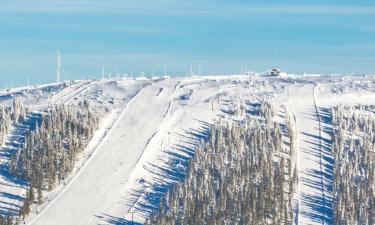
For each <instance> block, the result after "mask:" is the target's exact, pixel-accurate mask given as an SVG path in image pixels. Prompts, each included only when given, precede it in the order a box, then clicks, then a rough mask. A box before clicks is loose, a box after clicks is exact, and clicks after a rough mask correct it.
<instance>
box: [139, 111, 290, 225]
mask: <svg viewBox="0 0 375 225" xmlns="http://www.w3.org/2000/svg"><path fill="white" fill-rule="evenodd" d="M257 114H258V115H261V116H263V119H259V118H258V119H254V118H253V117H247V118H245V119H244V120H243V121H241V122H239V123H227V122H225V123H224V122H218V123H217V124H216V125H215V126H213V127H212V129H211V132H210V136H209V138H208V140H207V141H205V142H202V143H201V144H199V145H198V147H197V148H196V153H195V156H194V157H193V158H192V159H191V160H190V161H189V167H188V170H187V174H186V178H185V180H184V181H181V182H179V183H177V184H175V185H174V186H173V188H171V190H169V191H168V193H167V194H166V195H165V197H164V198H163V200H162V201H161V203H160V207H159V212H158V213H155V214H154V215H152V216H151V217H150V219H149V220H147V221H146V223H145V224H153V225H168V224H171V225H172V224H173V225H174V224H181V225H182V224H210V225H216V224H234V225H237V224H238V225H240V224H262V225H263V224H291V223H292V221H293V210H292V199H293V189H294V186H295V183H296V177H297V176H296V173H295V171H293V172H292V170H291V168H292V167H291V166H290V165H291V162H290V157H289V156H290V155H288V154H285V153H289V154H291V152H294V151H292V150H291V149H289V150H288V152H285V148H283V132H282V131H281V128H280V126H279V123H276V122H270V121H272V116H273V115H274V112H273V110H272V108H271V106H270V105H269V104H262V105H261V107H259V109H258V112H257ZM287 130H288V131H291V128H290V125H288V129H287ZM284 136H285V134H284ZM287 136H289V137H288V138H293V137H292V134H291V132H290V134H289V135H288V134H287ZM284 155H286V156H288V157H284Z"/></svg>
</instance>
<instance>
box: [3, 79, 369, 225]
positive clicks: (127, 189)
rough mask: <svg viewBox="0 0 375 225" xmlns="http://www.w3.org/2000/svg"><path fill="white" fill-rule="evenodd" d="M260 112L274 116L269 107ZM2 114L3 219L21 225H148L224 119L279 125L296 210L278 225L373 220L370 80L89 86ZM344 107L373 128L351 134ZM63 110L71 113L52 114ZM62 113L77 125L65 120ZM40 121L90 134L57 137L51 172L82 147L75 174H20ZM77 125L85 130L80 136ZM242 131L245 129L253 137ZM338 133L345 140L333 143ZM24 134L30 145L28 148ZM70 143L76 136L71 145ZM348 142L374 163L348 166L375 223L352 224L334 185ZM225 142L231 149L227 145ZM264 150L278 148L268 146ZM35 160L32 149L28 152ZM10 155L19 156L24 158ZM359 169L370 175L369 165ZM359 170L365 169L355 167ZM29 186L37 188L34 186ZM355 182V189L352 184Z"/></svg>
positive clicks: (288, 193) (18, 96)
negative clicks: (77, 145) (93, 119)
mask: <svg viewBox="0 0 375 225" xmlns="http://www.w3.org/2000/svg"><path fill="white" fill-rule="evenodd" d="M86 103H89V106H90V109H91V108H92V111H90V110H88V107H89V106H87V105H86ZM264 104H266V105H269V107H270V109H268V108H266V109H264V108H262V107H264ZM0 105H2V113H1V114H0V121H1V124H0V126H1V127H0V134H1V136H0V138H1V137H3V136H4V141H3V142H2V143H1V144H2V146H1V148H0V156H1V158H0V168H1V170H0V214H1V215H3V216H4V217H8V218H10V217H13V218H14V221H16V220H19V221H21V220H24V221H25V222H26V224H35V225H37V224H46V225H47V224H48V225H49V224H57V225H58V224H61V225H66V224H82V225H85V224H128V223H129V224H131V222H132V221H135V222H137V223H144V222H145V221H146V219H148V218H149V217H150V216H151V215H153V214H155V212H158V210H159V203H160V201H161V198H163V196H164V194H165V193H167V192H168V191H170V188H171V187H172V186H173V185H174V184H175V183H176V182H180V181H182V180H184V178H185V175H186V173H187V172H188V171H189V170H188V166H189V165H190V164H189V159H190V158H192V157H194V154H195V150H196V148H197V146H201V145H202V143H203V142H205V141H207V140H208V139H209V133H210V131H211V129H212V127H214V126H215V124H217V123H218V121H220V123H224V124H231V125H233V124H242V122H243V121H245V120H246V121H247V122H246V123H248V124H252V123H254V124H258V125H259V126H260V127H261V128H260V129H262V127H263V128H265V127H268V129H271V127H280V131H279V133H278V135H280V138H281V139H280V141H279V142H277V144H275V146H276V145H277V146H279V147H280V149H279V150H277V151H273V150H272V154H271V156H272V157H274V158H273V159H272V160H274V161H275V165H276V164H277V165H278V166H279V167H280V168H281V170H283V172H280V171H279V172H280V174H282V176H284V178H283V179H281V181H280V182H284V186H285V188H284V189H283V185H280V188H281V190H282V191H285V196H284V195H283V194H282V196H283V197H282V199H284V197H285V199H286V200H285V201H286V203H285V208H287V211H288V210H289V212H284V211H283V210H284V209H282V210H281V211H280V212H284V213H290V214H289V215H287V216H280V218H282V219H283V220H284V221H283V223H284V222H293V223H294V224H333V223H334V220H336V221H337V219H338V218H334V215H339V216H340V219H341V220H340V221H341V222H343V223H344V222H348V221H344V220H343V219H344V217H345V216H346V215H350V220H349V221H351V222H353V221H358V218H357V217H361V216H364V217H365V216H366V215H367V218H371V216H372V215H374V207H375V206H374V205H372V206H371V205H370V206H368V204H374V203H375V201H374V198H375V196H374V189H375V187H374V185H375V184H374V183H373V182H374V178H373V177H372V178H371V177H370V178H369V176H370V175H369V173H368V171H370V174H371V170H372V174H373V172H374V171H373V169H374V167H372V166H374V165H375V162H374V161H375V157H374V155H375V153H374V150H373V149H374V148H372V151H370V152H366V151H368V146H373V145H374V144H373V143H374V140H375V139H374V138H373V136H374V135H373V133H371V134H369V135H370V137H369V140H370V141H368V142H362V141H359V142H358V143H357V142H355V140H362V139H360V138H357V139H356V138H355V137H358V136H359V137H360V136H361V135H362V136H363V134H364V133H365V132H366V131H367V132H369V131H371V132H372V131H373V127H370V128H369V127H367V126H366V127H365V128H364V126H365V125H363V124H362V123H361V122H358V121H370V122H368V124H372V122H371V121H374V120H375V118H374V113H375V110H374V107H372V105H375V77H374V76H358V77H355V76H307V75H305V76H298V75H284V76H280V77H277V76H266V77H261V76H255V75H238V76H204V77H181V78H168V79H164V78H158V79H156V78H154V79H146V78H145V79H138V80H137V79H127V78H124V79H117V80H87V81H76V82H66V83H63V84H60V85H43V86H36V87H33V88H31V89H27V88H19V89H15V90H10V91H7V92H1V93H0ZM337 106H340V107H350V109H352V111H353V110H354V109H356V110H359V111H358V116H357V118H358V117H360V118H362V117H363V118H366V119H363V120H361V119H358V120H353V121H355V122H353V121H352V123H353V124H354V123H358V124H359V125H358V124H357V125H353V124H352V125H350V122H348V121H347V122H346V125H345V126H346V127H350V126H354V127H359V128H357V130H356V129H355V128H352V129H348V130H347V129H346V128H343V126H344V125H342V124H341V123H342V120H343V119H338V118H339V117H340V116H341V117H342V118H346V117H345V115H346V114H349V112H351V113H353V112H352V111H350V110H349V108H345V109H346V110H347V111H349V112H346V111H345V110H340V111H339V112H340V113H341V114H339V113H338V112H336V111H335V112H336V114H335V115H334V117H333V116H332V108H333V107H337ZM365 106H366V107H365ZM61 107H63V108H64V110H60V111H54V110H56V109H59V108H61ZM352 107H354V109H353V108H352ZM355 107H357V108H355ZM271 108H272V112H271ZM66 110H68V111H69V113H71V114H72V115H76V114H79V115H81V117H77V118H75V117H74V116H65V114H64V113H65V111H66ZM85 112H86V113H85ZM91 113H94V114H95V117H97V118H98V124H96V123H90V122H85V124H80V123H79V121H77V120H79V118H87V117H90V116H91ZM43 115H45V116H46V118H47V119H46V121H47V122H46V123H48V121H57V119H53V118H55V117H56V115H59V116H58V118H60V119H61V121H67V122H69V123H71V124H75V125H69V126H68V127H69V129H71V130H72V132H73V133H74V132H78V130H79V129H78V128H80V129H81V131H82V135H83V133H84V132H86V133H88V134H87V135H84V136H85V137H86V138H87V139H88V140H85V138H82V139H81V140H72V139H79V138H73V137H76V136H74V135H70V136H69V135H64V132H68V131H66V130H65V129H68V128H60V129H62V130H64V131H61V132H62V133H60V134H61V137H62V140H63V141H61V143H60V145H61V147H59V154H58V155H57V156H55V158H54V161H53V162H55V164H54V165H62V164H61V160H62V159H63V157H65V156H64V154H67V155H66V156H67V157H68V156H69V157H70V154H68V153H69V151H70V149H71V145H74V143H76V142H77V143H81V142H82V147H80V148H77V152H76V153H75V156H74V157H75V158H71V160H73V161H74V163H70V164H69V165H70V166H71V168H70V169H69V170H66V169H61V170H63V171H65V172H64V173H63V172H58V171H57V172H54V173H56V174H54V173H52V172H51V171H50V169H48V168H55V166H52V167H48V166H45V167H48V168H39V167H41V166H36V167H38V168H39V169H40V170H43V171H44V172H40V174H44V175H45V176H44V177H43V178H39V179H38V178H35V177H34V178H33V176H31V175H30V176H28V175H27V174H31V172H30V173H29V172H27V170H26V169H24V168H28V166H29V165H28V164H27V163H25V160H26V159H27V158H28V157H31V158H33V159H35V158H36V157H35V156H30V155H26V156H22V154H21V153H22V151H24V150H25V149H27V146H32V145H33V143H34V142H36V141H34V140H33V141H31V139H30V138H29V136H30V132H31V133H32V132H35V133H37V134H38V135H39V136H38V135H36V134H32V135H34V136H37V137H43V135H41V134H43V133H42V131H43V130H41V128H39V127H40V125H41V124H42V120H43V119H41V118H44V116H43ZM350 115H351V114H350ZM356 115H357V114H356ZM351 116H352V115H351ZM341 117H340V118H341ZM63 118H67V119H66V120H63ZM90 118H91V117H90ZM84 121H89V120H84ZM270 123H274V124H275V125H273V124H270ZM363 123H365V122H363ZM35 124H38V125H37V126H35ZM276 124H277V125H276ZM348 124H349V125H348ZM43 126H44V127H46V128H44V129H45V131H44V132H46V134H45V136H46V137H49V138H53V137H55V136H53V137H52V136H49V135H50V134H51V133H48V129H50V130H53V129H58V128H56V127H57V126H55V125H53V124H52V125H51V124H48V125H43ZM71 126H74V127H78V128H76V129H77V130H76V131H75V130H74V129H73V128H71ZM228 126H229V125H228ZM59 127H60V126H59ZM62 127H64V126H62ZM91 127H97V129H95V130H94V131H95V132H93V133H92V134H91V133H90V132H89V130H90V128H91ZM340 127H341V128H340ZM228 129H229V128H228ZM239 129H240V128H239ZM246 129H248V130H247V132H250V130H251V129H250V128H248V127H247V128H246ZM341 129H342V130H343V131H341ZM240 130H241V129H240ZM338 130H340V132H341V136H340V137H341V139H340V140H336V141H335V139H334V136H335V134H337V133H338V132H339V131H338ZM260 131H261V130H260ZM260 131H259V132H260ZM51 132H52V131H51ZM223 132H224V131H223ZM257 132H258V131H257ZM345 132H347V133H345ZM86 133H85V134H86ZM275 133H277V132H275ZM353 133H355V135H356V136H355V137H353V136H354V135H353ZM80 134H81V133H78V137H79V135H80ZM25 137H26V140H29V141H25ZM64 137H71V138H69V140H68V139H66V140H65V141H64ZM82 137H83V136H82ZM345 138H347V139H348V140H351V142H354V143H356V144H355V146H362V147H361V149H362V150H361V151H362V152H366V153H363V154H366V157H369V159H366V160H362V159H361V158H359V159H358V158H356V160H357V164H355V165H353V166H352V167H353V168H354V169H353V170H355V171H356V173H357V176H355V177H353V178H352V179H351V180H349V181H350V182H354V181H353V180H356V181H355V182H358V184H359V185H363V184H364V183H361V180H362V181H363V182H365V183H366V182H367V183H366V184H368V185H369V187H368V189H367V190H366V191H365V192H366V193H361V195H364V196H367V199H368V201H369V202H366V203H363V204H365V205H366V206H368V207H372V208H369V209H368V210H371V209H372V214H371V212H367V214H366V212H364V213H359V214H358V215H357V214H350V209H345V210H342V208H343V207H344V206H343V205H344V203H343V202H344V201H354V200H353V199H355V196H354V195H353V196H351V197H350V198H349V197H348V196H346V195H345V196H344V195H340V196H337V193H336V192H337V190H338V188H342V186H343V185H345V182H349V181H348V180H345V181H344V180H337V179H336V178H337V177H338V175H339V174H340V176H344V174H343V173H342V171H343V169H342V168H341V167H338V166H342V165H346V168H345V169H346V170H349V169H348V168H352V167H351V166H349V165H347V164H345V163H340V164H337V163H336V162H335V161H337V160H342V159H345V160H350V158H348V157H346V156H345V152H348V151H349V152H351V154H355V153H353V151H355V150H353V147H350V146H352V145H350V146H349V145H348V146H349V147H347V148H351V149H350V150H345V149H346V147H345V146H344V145H343V144H342V146H341V147H340V148H339V149H340V151H338V150H335V151H333V150H334V149H337V148H338V147H337V143H341V142H340V141H342V139H345ZM41 139H42V138H41ZM217 140H220V139H218V138H217ZM224 140H226V142H228V140H229V139H228V138H227V139H224ZM236 140H242V139H240V138H238V139H236ZM281 140H282V141H281ZM80 141H81V142H80ZM264 141H265V142H269V143H270V144H271V143H273V142H272V140H264ZM25 143H26V145H27V146H25ZM335 143H336V145H335ZM67 145H69V146H67ZM363 146H364V147H363ZM366 146H367V147H366ZM30 148H31V147H30ZM41 149H42V147H41ZM51 149H53V148H52V147H51ZM354 149H356V148H354ZM260 150H261V149H259V151H260ZM29 151H31V150H29ZM40 151H42V150H40ZM40 151H36V150H35V151H34V152H35V153H33V154H38V152H40ZM51 151H52V152H53V151H54V150H51ZM337 152H340V154H339V153H337ZM233 154H235V153H233ZM244 154H245V153H244ZM358 154H359V153H358ZM361 154H362V153H361ZM15 155H18V158H16V159H17V160H15ZM60 156H61V157H60ZM22 157H23V158H22ZM49 157H51V156H50V155H49V154H48V152H47V153H46V154H45V157H41V158H39V159H38V160H39V161H43V160H45V161H47V159H49ZM202 157H203V156H201V158H202ZM226 157H227V156H226ZM233 158H235V157H233ZM284 160H285V162H284ZM361 160H362V161H361ZM281 161H283V163H281ZM43 162H44V161H43ZM265 162H266V161H265ZM360 162H361V163H362V164H361V163H360ZM17 163H18V164H17ZM249 163H250V162H249ZM364 163H365V164H366V165H367V166H363V165H364ZM32 165H49V164H32ZM64 165H65V164H64ZM223 165H226V164H223ZM228 165H236V164H228ZM281 165H282V166H281ZM359 165H362V166H363V167H361V168H359ZM197 166H199V164H197ZM206 166H207V165H206ZM14 168H16V172H15V171H14V170H15V169H14ZM59 168H60V167H59ZM63 168H65V167H63ZM284 170H285V171H284ZM275 171H278V170H275ZM350 171H352V170H351V169H350V170H349V171H347V172H348V173H350ZM25 174H26V175H25ZM51 174H52V175H51ZM60 174H64V176H63V177H61V176H60ZM272 174H274V172H272ZM294 175H295V176H294ZM51 176H52V177H53V178H50V177H51ZM372 176H373V175H372ZM55 177H56V178H55ZM292 178H293V179H292ZM51 179H52V181H51ZM33 180H35V182H37V181H39V184H36V183H35V184H30V182H31V181H33ZM44 182H46V184H44ZM48 182H50V183H48ZM51 182H52V183H51ZM244 182H245V181H244ZM254 182H255V181H254ZM288 182H289V183H288ZM355 182H354V183H355ZM371 182H372V183H371ZM37 183H38V182H37ZM354 183H353V184H351V185H352V186H353V185H354V186H355V185H357V184H354ZM48 184H51V185H52V186H51V185H48ZM30 185H31V186H32V188H30ZM38 185H39V189H37V186H38ZM288 185H289V186H288ZM340 185H341V186H340ZM287 186H288V188H286V187H287ZM352 186H351V188H352ZM49 187H50V188H49ZM361 187H362V186H361ZM34 188H35V190H34ZM31 189H33V190H32V192H33V193H32V194H30V190H31ZM37 190H38V191H37ZM270 190H271V189H270ZM272 190H273V189H272ZM38 192H39V193H38ZM348 194H349V193H348ZM31 195H33V196H32V200H30V198H31V197H30V196H31ZM169 196H173V193H170V194H169ZM288 199H289V200H290V202H289V203H287V201H288ZM335 199H336V200H337V199H340V204H341V205H340V207H341V208H340V209H338V208H337V205H335V201H336V200H335ZM25 204H26V206H25ZM361 209H362V208H361ZM363 210H365V209H363ZM365 211H366V210H365ZM20 212H22V213H21V214H22V215H21V214H20ZM19 215H21V216H19ZM341 217H342V218H341ZM249 218H251V215H249ZM257 218H258V217H257ZM258 219H259V218H258ZM361 219H363V220H360V221H365V220H366V218H361ZM272 221H273V220H272V218H267V220H265V222H266V223H271V222H272ZM258 222H259V221H258ZM263 222H264V221H263ZM336 223H337V222H336ZM0 224H1V223H0ZM234 224H235V223H234ZM238 224H241V223H239V222H238Z"/></svg>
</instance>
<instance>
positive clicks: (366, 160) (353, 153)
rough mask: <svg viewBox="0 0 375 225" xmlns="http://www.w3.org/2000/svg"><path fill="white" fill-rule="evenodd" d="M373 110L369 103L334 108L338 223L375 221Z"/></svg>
mask: <svg viewBox="0 0 375 225" xmlns="http://www.w3.org/2000/svg"><path fill="white" fill-rule="evenodd" d="M371 111H372V112H371ZM373 112H374V107H370V106H356V107H341V106H338V107H333V108H332V118H333V127H334V136H333V137H332V139H333V156H334V159H335V165H334V171H333V172H334V200H335V207H334V221H335V222H334V223H335V224H358V225H372V224H375V145H374V144H375V117H374V114H373Z"/></svg>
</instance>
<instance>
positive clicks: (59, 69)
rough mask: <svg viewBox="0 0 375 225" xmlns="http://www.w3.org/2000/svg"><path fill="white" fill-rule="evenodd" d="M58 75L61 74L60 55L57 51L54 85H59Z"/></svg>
mask: <svg viewBox="0 0 375 225" xmlns="http://www.w3.org/2000/svg"><path fill="white" fill-rule="evenodd" d="M60 74H61V54H60V51H57V69H56V84H57V85H59V83H60Z"/></svg>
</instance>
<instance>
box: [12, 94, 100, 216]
mask: <svg viewBox="0 0 375 225" xmlns="http://www.w3.org/2000/svg"><path fill="white" fill-rule="evenodd" d="M41 117H42V118H41V122H40V124H38V123H37V124H36V127H35V129H34V130H32V131H29V132H28V133H27V134H26V136H25V141H24V143H23V144H22V147H21V149H20V150H19V151H18V152H17V153H16V154H14V155H13V156H12V157H11V160H10V164H9V166H10V172H11V173H12V174H14V175H17V176H21V177H22V178H24V179H26V180H27V181H28V182H29V184H30V189H29V191H28V192H27V195H26V198H25V201H24V205H23V207H22V208H21V210H20V216H21V217H22V216H24V215H27V214H28V213H29V211H30V205H31V204H32V203H33V202H41V201H42V191H43V190H52V189H53V188H54V186H55V184H56V182H58V181H59V182H61V181H63V180H64V179H65V178H66V177H67V175H68V174H69V173H70V172H71V171H72V170H73V168H74V163H75V161H76V157H77V155H78V154H79V153H80V152H81V151H82V150H83V149H84V148H85V146H86V145H87V143H88V142H89V141H90V140H91V138H92V136H93V134H94V131H95V130H96V128H97V126H98V117H97V116H96V115H95V113H94V110H93V108H92V107H91V106H90V104H89V103H88V102H87V101H84V102H81V103H80V104H79V106H78V107H77V108H75V107H74V108H73V107H69V106H64V105H61V106H56V107H54V108H53V109H49V110H47V111H46V112H44V113H43V114H42V115H41Z"/></svg>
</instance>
